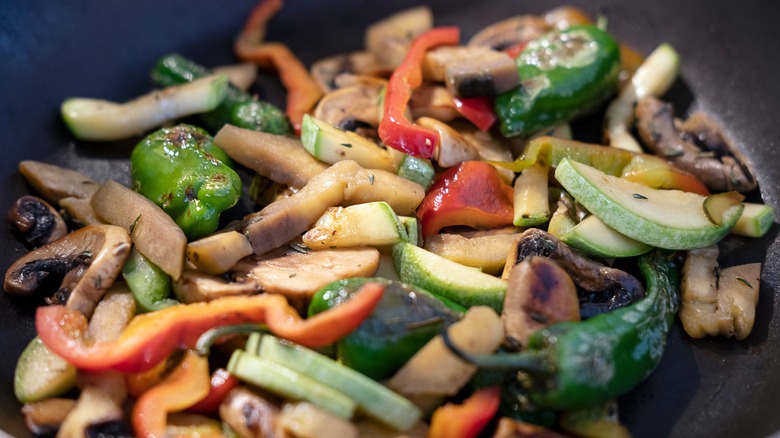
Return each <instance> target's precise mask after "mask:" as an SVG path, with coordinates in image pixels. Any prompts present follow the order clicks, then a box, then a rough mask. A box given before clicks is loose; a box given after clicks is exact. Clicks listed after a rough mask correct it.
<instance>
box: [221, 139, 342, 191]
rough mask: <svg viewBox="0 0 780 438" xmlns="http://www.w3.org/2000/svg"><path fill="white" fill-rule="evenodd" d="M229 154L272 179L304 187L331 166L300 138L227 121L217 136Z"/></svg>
mask: <svg viewBox="0 0 780 438" xmlns="http://www.w3.org/2000/svg"><path fill="white" fill-rule="evenodd" d="M214 144H216V145H218V146H219V147H220V148H222V150H224V151H225V153H226V154H228V155H229V156H230V158H232V159H234V160H236V162H238V163H240V164H242V165H244V166H246V167H248V168H250V169H252V170H254V171H255V172H257V173H259V174H260V175H263V176H266V177H268V178H270V179H271V180H272V181H274V182H277V183H281V184H285V185H288V186H292V187H297V188H301V187H303V186H305V185H306V183H308V182H309V180H310V179H311V178H313V177H314V176H315V175H317V174H320V173H322V171H324V170H325V169H327V168H328V166H327V165H326V164H325V163H323V162H321V161H319V160H317V159H316V158H314V157H312V156H311V154H310V153H308V152H306V149H304V148H303V144H302V143H301V141H300V140H299V139H297V138H292V137H287V136H283V135H275V134H269V133H267V132H258V131H253V130H250V129H243V128H238V127H236V126H232V125H225V126H224V127H223V128H222V129H220V130H219V132H218V133H217V135H216V136H215V137H214Z"/></svg>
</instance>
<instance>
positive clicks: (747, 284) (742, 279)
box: [737, 277, 753, 289]
mask: <svg viewBox="0 0 780 438" xmlns="http://www.w3.org/2000/svg"><path fill="white" fill-rule="evenodd" d="M737 281H739V282H740V283H743V284H744V285H745V286H747V287H749V288H751V289H753V285H752V284H750V282H749V281H747V280H745V279H744V278H741V277H737Z"/></svg>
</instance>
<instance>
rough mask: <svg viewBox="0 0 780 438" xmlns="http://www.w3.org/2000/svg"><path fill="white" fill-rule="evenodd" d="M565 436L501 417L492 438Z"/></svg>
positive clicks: (531, 424)
mask: <svg viewBox="0 0 780 438" xmlns="http://www.w3.org/2000/svg"><path fill="white" fill-rule="evenodd" d="M566 436H567V435H561V434H559V433H558V432H555V431H552V430H550V429H547V428H545V427H543V426H537V425H536V424H533V423H526V422H525V421H518V420H514V419H512V418H509V417H502V418H501V419H500V420H499V421H498V427H497V428H496V432H495V433H494V434H493V438H565V437H566Z"/></svg>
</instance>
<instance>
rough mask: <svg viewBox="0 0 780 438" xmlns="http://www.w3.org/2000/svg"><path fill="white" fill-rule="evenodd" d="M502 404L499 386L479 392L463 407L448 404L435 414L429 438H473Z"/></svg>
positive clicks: (432, 418)
mask: <svg viewBox="0 0 780 438" xmlns="http://www.w3.org/2000/svg"><path fill="white" fill-rule="evenodd" d="M500 403H501V390H500V389H499V387H498V386H491V387H489V388H482V389H479V390H477V391H476V392H475V393H474V394H472V395H471V397H469V398H467V399H466V401H464V402H463V404H461V405H456V404H452V403H447V404H446V405H444V406H441V407H439V408H438V409H436V410H435V411H434V412H433V416H432V417H431V427H430V429H428V438H472V437H475V436H477V435H478V434H479V433H480V432H481V431H482V429H484V428H485V426H486V425H487V424H488V423H489V422H490V420H491V419H492V418H493V416H494V415H496V412H498V406H499V404H500Z"/></svg>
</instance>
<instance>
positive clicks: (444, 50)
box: [422, 46, 494, 82]
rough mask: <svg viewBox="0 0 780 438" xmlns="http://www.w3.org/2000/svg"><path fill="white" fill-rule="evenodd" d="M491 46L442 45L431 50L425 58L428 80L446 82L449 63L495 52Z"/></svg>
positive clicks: (426, 77)
mask: <svg viewBox="0 0 780 438" xmlns="http://www.w3.org/2000/svg"><path fill="white" fill-rule="evenodd" d="M493 52H494V50H493V49H490V48H489V47H466V46H441V47H436V48H434V49H432V50H429V51H427V52H426V53H425V58H424V59H423V64H422V69H423V70H422V71H423V77H424V78H425V79H426V80H429V81H433V82H445V81H446V79H447V74H446V72H447V65H448V64H450V63H452V62H461V61H464V60H468V59H469V58H473V57H479V56H484V55H486V54H488V53H493Z"/></svg>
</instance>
